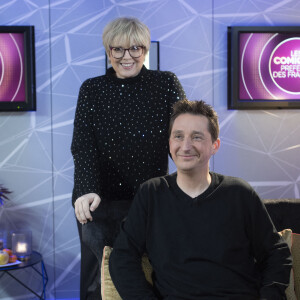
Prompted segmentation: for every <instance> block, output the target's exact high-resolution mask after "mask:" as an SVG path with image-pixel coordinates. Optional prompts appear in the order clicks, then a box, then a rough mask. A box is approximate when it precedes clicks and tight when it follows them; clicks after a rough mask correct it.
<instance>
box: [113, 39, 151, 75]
mask: <svg viewBox="0 0 300 300" xmlns="http://www.w3.org/2000/svg"><path fill="white" fill-rule="evenodd" d="M133 46H138V45H116V44H114V45H111V47H118V48H123V49H128V48H130V47H133ZM108 57H109V60H110V62H111V65H112V67H113V69H114V70H115V72H116V76H117V77H118V78H122V79H124V78H130V77H135V76H137V75H138V74H139V73H140V71H141V69H142V67H143V64H144V61H145V51H144V49H143V50H142V55H141V56H140V57H138V58H133V57H131V56H130V54H129V51H128V50H125V53H124V56H123V57H122V58H114V57H113V56H112V51H110V52H109V55H108Z"/></svg>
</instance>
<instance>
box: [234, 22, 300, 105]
mask: <svg viewBox="0 0 300 300" xmlns="http://www.w3.org/2000/svg"><path fill="white" fill-rule="evenodd" d="M228 108H229V109H271V108H272V109H276V108H278V109H280V108H286V109H289V108H300V26H299V27H298V26H293V27H291V26H234V27H228Z"/></svg>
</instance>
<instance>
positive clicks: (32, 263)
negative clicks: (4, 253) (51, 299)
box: [0, 251, 48, 300]
mask: <svg viewBox="0 0 300 300" xmlns="http://www.w3.org/2000/svg"><path fill="white" fill-rule="evenodd" d="M38 264H40V266H41V271H39V270H38V269H37V268H36V266H37V265H38ZM24 268H32V269H33V270H34V271H35V272H37V273H38V274H39V276H41V280H42V284H43V291H42V293H41V294H40V295H39V294H38V293H37V292H35V291H34V290H32V289H31V288H30V287H29V286H28V285H27V284H25V283H24V282H22V281H21V280H20V279H18V278H17V277H16V276H15V275H13V273H14V271H15V270H20V269H24ZM0 272H2V274H1V275H0V278H1V277H2V276H3V275H4V274H7V275H9V276H10V277H12V278H13V279H14V280H16V281H17V282H19V283H20V284H21V285H22V286H23V287H25V288H26V289H27V290H29V291H30V292H31V293H32V294H34V295H36V296H37V297H38V298H39V299H42V300H45V299H46V293H45V292H46V285H47V282H48V275H47V271H46V268H45V264H44V260H43V257H42V255H41V254H40V253H39V252H36V251H32V254H31V256H30V258H29V259H28V260H26V261H23V262H22V263H20V264H18V265H12V266H5V267H2V268H1V266H0Z"/></svg>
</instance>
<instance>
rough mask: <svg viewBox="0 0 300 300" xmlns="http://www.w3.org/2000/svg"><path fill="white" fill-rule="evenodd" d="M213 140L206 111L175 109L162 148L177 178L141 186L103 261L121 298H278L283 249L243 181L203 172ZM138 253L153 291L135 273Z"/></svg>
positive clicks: (286, 265)
mask: <svg viewBox="0 0 300 300" xmlns="http://www.w3.org/2000/svg"><path fill="white" fill-rule="evenodd" d="M218 135H219V125H218V117H217V114H216V112H215V111H214V110H213V108H212V107H211V106H209V105H207V104H206V103H205V102H203V101H188V100H183V101H179V102H177V103H176V104H175V105H174V110H173V114H172V116H171V121H170V130H169V145H170V153H171V155H172V159H173V160H174V162H175V164H176V166H177V172H176V173H174V174H171V175H167V176H164V177H160V178H154V179H151V180H149V181H147V182H145V183H144V184H142V185H141V187H140V189H139V191H138V192H137V194H136V197H135V199H134V201H133V204H132V206H131V209H130V211H129V214H128V217H127V219H126V221H125V222H124V223H123V224H122V228H121V232H120V234H119V236H118V238H117V240H116V242H115V244H114V249H113V251H112V253H111V256H110V262H109V263H110V274H111V277H112V280H113V282H114V284H115V286H116V288H117V290H118V292H119V294H120V296H121V298H122V299H124V300H129V299H141V300H150V299H168V300H175V299H176V300H179V299H180V300H192V299H195V300H196V299H197V300H198V299H199V300H200V299H203V300H217V299H220V300H233V299H235V300H258V299H266V300H277V299H278V300H279V299H285V289H286V287H287V286H288V282H289V275H290V270H291V254H290V251H289V249H288V246H287V244H286V243H285V242H284V241H283V240H282V239H281V237H280V236H279V234H278V233H277V231H276V229H275V228H274V226H273V224H272V221H271V219H270V217H269V215H268V213H267V211H266V209H265V207H264V205H263V203H262V201H261V199H260V198H259V196H258V195H257V194H256V192H255V191H254V190H253V189H252V188H251V186H250V185H249V184H248V183H246V182H245V181H243V180H242V179H239V178H235V177H229V176H224V175H220V174H217V173H215V172H211V171H209V159H210V157H211V156H212V155H214V154H215V153H216V152H217V151H218V149H219V147H220V140H219V138H218ZM143 253H147V254H148V257H149V260H150V262H151V264H152V267H153V270H154V271H153V286H151V285H150V284H149V283H148V282H147V281H146V279H145V276H144V274H143V272H142V268H141V256H142V255H143Z"/></svg>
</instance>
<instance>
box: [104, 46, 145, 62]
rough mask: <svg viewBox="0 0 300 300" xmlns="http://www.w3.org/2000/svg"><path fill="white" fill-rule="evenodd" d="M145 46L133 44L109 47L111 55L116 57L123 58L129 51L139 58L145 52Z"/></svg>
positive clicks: (133, 56)
mask: <svg viewBox="0 0 300 300" xmlns="http://www.w3.org/2000/svg"><path fill="white" fill-rule="evenodd" d="M144 48H145V47H144V46H131V47H130V48H126V49H125V48H122V47H111V46H109V49H110V51H111V55H112V57H114V58H117V59H119V58H123V56H124V55H125V52H126V51H128V53H129V55H130V56H131V57H132V58H139V57H140V56H141V55H142V54H143V50H144Z"/></svg>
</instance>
